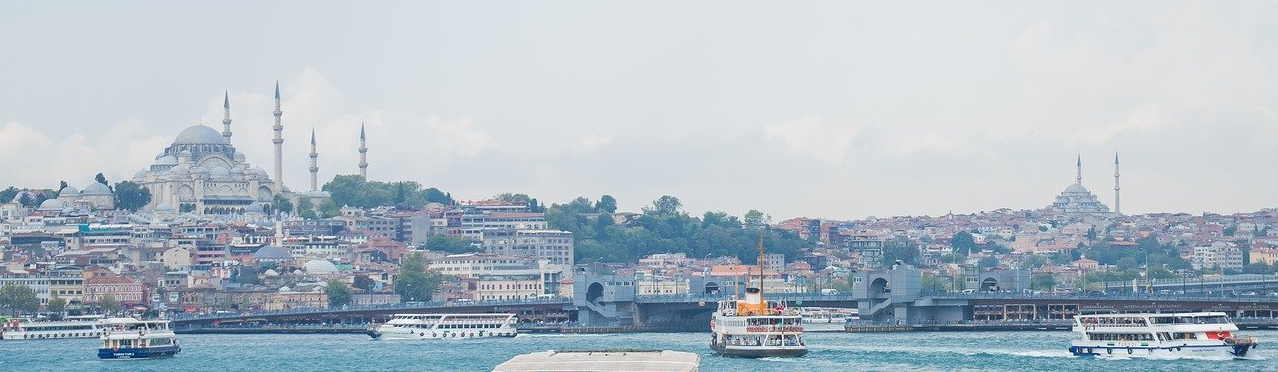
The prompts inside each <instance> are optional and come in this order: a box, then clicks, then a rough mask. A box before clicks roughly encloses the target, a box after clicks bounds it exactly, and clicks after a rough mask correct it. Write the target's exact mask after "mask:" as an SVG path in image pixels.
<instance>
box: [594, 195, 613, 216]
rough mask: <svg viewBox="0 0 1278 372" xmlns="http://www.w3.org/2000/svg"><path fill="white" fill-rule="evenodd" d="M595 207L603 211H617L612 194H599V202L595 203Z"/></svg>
mask: <svg viewBox="0 0 1278 372" xmlns="http://www.w3.org/2000/svg"><path fill="white" fill-rule="evenodd" d="M595 209H596V210H598V211H600V212H604V213H617V198H614V197H612V195H604V196H601V197H599V202H598V203H595Z"/></svg>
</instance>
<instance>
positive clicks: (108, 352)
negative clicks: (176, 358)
mask: <svg viewBox="0 0 1278 372" xmlns="http://www.w3.org/2000/svg"><path fill="white" fill-rule="evenodd" d="M101 324H102V326H103V330H102V337H101V339H102V347H101V348H99V349H98V358H102V359H153V358H167V357H171V356H173V355H175V354H177V353H178V352H179V351H182V348H181V347H180V346H178V340H177V336H176V335H174V334H173V328H172V327H169V321H167V320H138V319H133V318H109V319H104V320H102V322H101Z"/></svg>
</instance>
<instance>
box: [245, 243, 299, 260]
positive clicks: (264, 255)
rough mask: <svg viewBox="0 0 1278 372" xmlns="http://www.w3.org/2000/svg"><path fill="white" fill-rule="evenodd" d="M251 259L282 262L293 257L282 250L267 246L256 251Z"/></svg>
mask: <svg viewBox="0 0 1278 372" xmlns="http://www.w3.org/2000/svg"><path fill="white" fill-rule="evenodd" d="M253 258H255V259H258V260H271V261H283V260H291V259H293V255H292V254H289V253H288V251H286V250H284V248H280V247H277V246H273V245H268V246H265V247H262V249H258V250H257V253H253Z"/></svg>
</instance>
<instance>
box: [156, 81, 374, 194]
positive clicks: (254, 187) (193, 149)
mask: <svg viewBox="0 0 1278 372" xmlns="http://www.w3.org/2000/svg"><path fill="white" fill-rule="evenodd" d="M222 106H223V109H224V116H223V119H222V132H221V133H218V131H217V130H216V129H213V128H210V127H206V126H204V125H195V126H191V127H188V128H186V129H184V130H182V132H181V133H178V135H177V138H175V139H174V140H173V143H172V144H170V145H169V146H168V147H167V148H165V149H164V151H163V152H161V153H160V154H159V155H156V157H155V162H154V163H152V164H151V165H150V166H149V167H147V168H145V169H142V170H139V171H138V172H137V173H136V174H135V175H134V176H133V182H135V183H137V184H138V185H140V186H142V187H144V188H146V189H148V190H150V191H151V202H150V203H148V204H147V205H146V206H145V207H144V208H143V209H144V210H148V211H152V212H160V213H164V212H178V213H194V214H214V215H222V214H232V215H235V214H239V215H242V214H262V213H269V212H270V211H271V210H272V208H273V206H272V203H274V201H275V195H282V196H284V197H285V198H288V199H290V200H291V201H292V202H293V203H294V205H296V203H297V201H298V199H301V198H312V199H320V200H315V201H313V204H314V205H319V204H320V202H321V201H322V200H323V199H327V198H328V197H329V195H328V193H327V192H324V191H321V190H319V185H318V172H319V167H318V166H317V163H316V162H317V158H318V157H319V154H318V153H317V152H316V142H315V132H314V131H313V130H312V131H311V152H310V154H308V155H309V157H310V160H311V163H310V167H309V169H308V170H309V171H310V176H311V177H310V181H311V182H310V189H309V190H307V191H304V192H298V193H294V192H292V191H291V190H289V189H288V188H287V187H286V186H284V184H283V181H282V179H283V172H284V166H283V159H282V158H283V144H284V139H283V130H284V126H283V125H282V123H281V121H280V119H281V116H282V115H283V112H282V111H281V110H280V87H279V83H276V84H275V111H274V115H275V125H274V126H273V127H271V128H272V129H273V130H274V131H275V138H274V139H273V140H272V142H273V143H274V145H275V149H274V150H275V151H274V152H275V159H274V160H275V163H274V169H273V171H274V172H273V173H267V171H266V170H265V169H262V168H261V167H257V166H253V165H252V164H250V163H249V162H248V161H247V160H246V159H245V157H244V154H243V153H241V152H239V151H237V150H236V149H235V146H234V145H232V144H231V101H230V95H229V94H227V95H225V96H224V98H223V105H222ZM367 152H368V149H367V147H366V146H365V141H364V128H363V125H361V126H360V164H359V167H360V174H361V175H363V176H365V177H367V174H368V173H367V168H368V163H367V161H366V157H365V154H366V153H367Z"/></svg>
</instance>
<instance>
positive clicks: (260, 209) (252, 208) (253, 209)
mask: <svg viewBox="0 0 1278 372" xmlns="http://www.w3.org/2000/svg"><path fill="white" fill-rule="evenodd" d="M244 213H266V207H265V206H263V205H262V203H258V202H252V203H249V205H248V206H246V207H244Z"/></svg>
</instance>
